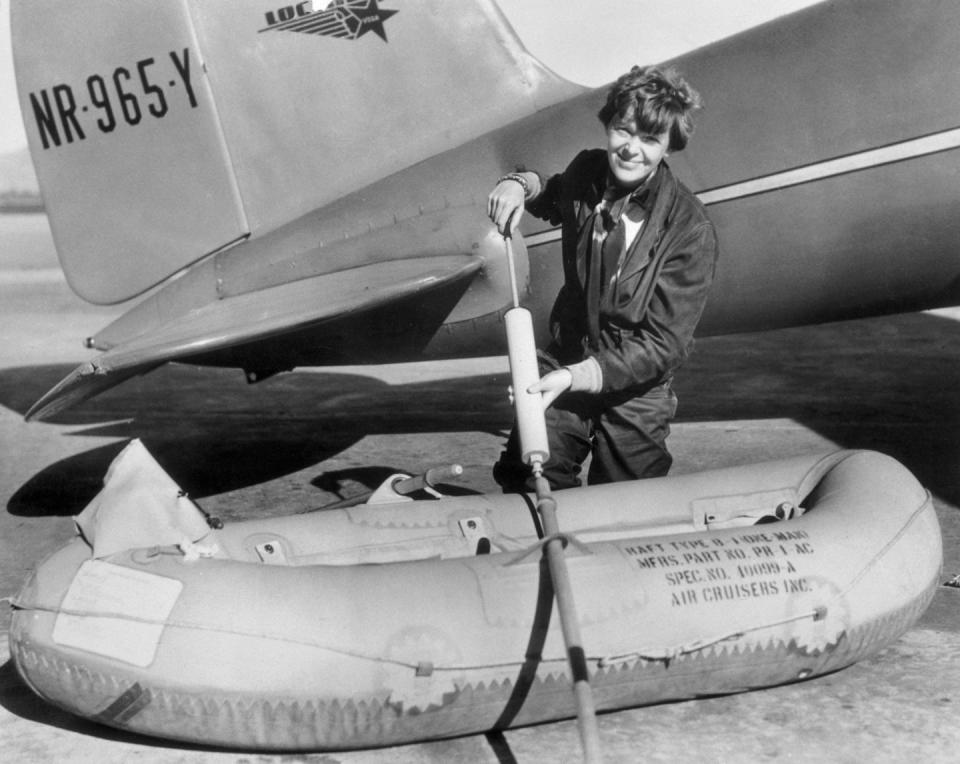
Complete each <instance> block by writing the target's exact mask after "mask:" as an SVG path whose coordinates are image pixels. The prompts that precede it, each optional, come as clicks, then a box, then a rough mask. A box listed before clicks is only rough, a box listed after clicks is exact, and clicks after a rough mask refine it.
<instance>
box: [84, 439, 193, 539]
mask: <svg viewBox="0 0 960 764" xmlns="http://www.w3.org/2000/svg"><path fill="white" fill-rule="evenodd" d="M74 521H75V522H76V524H77V528H78V529H79V530H80V533H81V534H82V535H83V537H84V539H86V541H87V543H88V544H90V546H91V547H93V556H94V557H96V558H100V557H107V556H109V555H111V554H115V553H116V552H122V551H124V550H126V549H142V548H144V547H152V546H170V545H174V544H181V543H183V542H185V541H190V542H193V541H198V540H199V539H201V538H203V537H204V536H206V535H207V534H208V533H209V532H210V528H209V526H208V525H207V521H206V518H205V517H204V515H203V513H202V512H201V511H200V509H199V508H198V507H197V505H196V504H194V503H193V502H192V501H191V500H190V499H189V498H188V497H187V496H186V495H185V494H184V493H183V491H181V490H180V487H179V486H178V485H177V484H176V483H175V482H174V481H173V479H172V478H171V477H170V476H169V475H168V474H167V473H166V472H164V470H163V468H162V467H161V466H160V465H159V464H157V462H156V461H155V460H154V458H153V457H152V456H151V455H150V452H149V451H147V449H146V448H145V447H144V445H143V443H141V442H140V441H139V440H132V441H130V443H129V444H128V445H127V447H126V448H124V449H123V451H121V452H120V453H119V454H118V455H117V457H116V458H115V459H114V460H113V462H112V463H111V464H110V468H109V469H108V470H107V474H106V476H105V477H104V478H103V489H102V490H101V491H100V493H98V494H97V495H96V496H95V497H94V499H93V501H91V502H90V503H89V504H88V505H87V506H86V507H85V508H84V510H83V511H82V512H81V513H80V514H79V515H77V516H76V517H75V518H74Z"/></svg>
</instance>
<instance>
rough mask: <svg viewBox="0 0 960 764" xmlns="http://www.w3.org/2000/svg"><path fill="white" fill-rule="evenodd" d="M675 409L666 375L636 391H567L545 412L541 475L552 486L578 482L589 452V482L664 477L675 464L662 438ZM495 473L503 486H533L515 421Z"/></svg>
mask: <svg viewBox="0 0 960 764" xmlns="http://www.w3.org/2000/svg"><path fill="white" fill-rule="evenodd" d="M676 413H677V397H676V395H675V394H674V392H673V389H672V387H671V385H670V382H669V381H667V382H664V383H663V384H661V385H658V386H656V387H653V388H651V389H649V390H647V391H646V392H644V393H643V394H640V395H637V394H636V393H634V394H632V395H631V394H628V393H617V394H605V395H604V394H600V395H591V394H586V393H565V394H563V395H561V396H560V397H559V398H557V400H556V401H555V402H554V404H553V405H552V406H551V407H550V408H548V409H547V410H546V412H545V417H546V422H547V443H548V446H549V448H550V457H549V458H548V459H547V462H546V464H544V469H543V474H544V477H546V479H547V480H548V482H549V483H550V487H551V488H552V489H558V488H576V487H578V486H580V485H581V484H582V483H581V479H580V472H581V469H582V465H583V462H584V461H586V458H587V456H588V455H591V454H592V456H593V458H592V460H591V462H590V470H589V472H588V474H587V482H588V483H589V484H590V485H597V484H599V483H615V482H618V481H621V480H637V479H640V478H651V477H662V476H663V475H666V474H667V472H669V470H670V466H671V464H673V457H672V456H671V455H670V452H669V451H668V450H667V445H666V441H667V436H668V435H669V434H670V422H671V420H672V419H673V417H674V416H675V415H676ZM493 477H494V480H496V481H497V483H498V484H499V485H500V486H501V488H503V490H504V491H507V492H511V491H524V492H530V491H534V490H535V485H534V480H533V476H532V473H531V470H530V467H529V465H527V464H525V463H524V462H523V461H522V458H521V450H520V438H519V434H518V432H517V427H516V424H514V426H513V429H512V430H511V432H510V436H509V438H508V439H507V443H506V446H505V448H504V450H503V452H502V453H501V455H500V459H499V461H498V462H497V463H496V464H495V465H494V467H493Z"/></svg>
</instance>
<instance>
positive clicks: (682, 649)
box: [0, 492, 930, 675]
mask: <svg viewBox="0 0 960 764" xmlns="http://www.w3.org/2000/svg"><path fill="white" fill-rule="evenodd" d="M929 502H930V494H929V492H927V498H926V500H925V501H924V502H922V503H921V505H920V506H919V507H918V508H917V509H916V510H914V511H913V512H912V513H911V515H910V517H909V518H908V519H907V520H906V522H905V523H904V525H903V527H902V528H900V530H898V531H897V533H896V534H895V535H894V537H893V539H891V540H890V541H889V542H888V543H887V544H885V545H884V546H883V548H882V549H881V550H880V551H878V552H877V553H876V554H875V555H874V556H873V557H872V558H871V559H870V560H869V561H868V562H867V564H866V565H864V566H863V568H862V569H861V570H860V572H859V573H858V574H857V575H856V576H855V577H854V578H853V580H852V581H851V582H850V583H849V584H848V585H847V586H846V587H845V588H844V589H842V590H839V591H837V592H836V593H835V594H834V595H833V596H832V597H830V598H829V599H827V600H826V601H825V602H824V603H823V604H822V605H819V606H818V607H815V608H813V609H812V610H809V611H807V612H804V613H798V614H797V615H794V616H791V617H789V618H784V619H780V620H776V621H770V622H767V623H763V624H758V625H755V626H749V627H745V628H741V629H737V630H732V631H729V632H726V633H724V634H720V635H717V636H714V637H709V638H706V639H698V640H694V641H692V642H689V643H685V644H681V645H676V646H673V647H666V648H638V649H637V650H634V651H630V652H627V653H620V654H616V655H605V656H597V655H591V656H585V659H586V660H588V661H590V662H592V663H595V664H596V666H597V668H606V667H609V666H612V665H616V664H620V663H625V662H629V661H631V660H642V661H647V662H652V663H653V662H660V663H669V662H670V661H672V660H674V659H675V658H677V657H681V656H684V655H689V654H692V653H697V652H701V651H703V650H707V649H709V648H711V647H713V646H714V645H717V644H719V643H721V642H727V641H732V640H735V639H740V638H741V637H744V636H746V635H747V634H749V633H752V632H756V631H763V630H764V629H772V628H776V627H777V626H783V625H784V624H787V623H792V622H796V621H802V620H805V619H808V618H809V619H811V620H813V621H819V620H823V619H825V618H826V617H827V615H828V613H829V609H830V607H831V606H832V605H833V604H835V603H836V602H838V601H841V600H842V599H843V598H844V597H845V596H846V595H847V594H849V593H850V591H851V590H852V589H853V587H854V586H856V585H857V584H858V583H859V582H860V581H861V580H862V579H863V578H864V576H866V575H867V574H868V573H869V572H870V570H871V569H872V568H874V567H875V566H876V565H877V564H878V562H879V561H880V558H882V557H883V555H884V554H885V553H886V552H887V550H888V549H890V547H891V546H892V545H893V544H895V543H896V542H897V541H898V540H899V539H901V538H902V537H903V535H904V534H906V533H907V531H908V530H909V529H910V526H912V525H913V523H914V522H916V520H917V518H919V517H920V516H921V514H922V513H923V511H924V510H925V509H926V507H927V505H928V504H929ZM560 535H561V536H562V535H563V534H560ZM567 538H569V537H567ZM544 540H545V539H544ZM544 540H542V541H541V542H539V543H537V544H535V545H534V547H533V548H534V549H540V548H541V545H542V543H543V541H544ZM505 564H507V565H509V564H510V563H505ZM0 601H5V602H9V603H10V605H11V607H13V608H14V609H17V610H30V611H36V612H45V613H52V614H55V615H67V616H75V617H79V618H111V619H116V620H120V621H128V622H134V623H143V624H149V625H153V626H165V627H167V628H179V629H191V630H196V631H208V632H216V633H220V634H230V635H233V636H241V637H252V638H255V639H269V640H275V641H277V642H286V643H288V644H295V645H300V646H304V647H313V648H316V649H319V650H325V651H327V652H331V653H335V654H337V655H342V656H345V657H348V658H354V659H357V660H364V661H371V662H374V663H380V664H388V665H393V666H398V667H401V668H409V669H410V670H412V671H415V672H416V671H422V670H423V667H424V666H425V665H428V664H430V662H429V661H426V660H424V661H419V662H416V663H414V662H412V661H403V660H398V659H395V658H384V657H382V656H378V655H369V654H365V653H362V652H359V651H354V650H347V649H344V648H342V647H332V646H330V645H326V644H323V643H321V642H318V641H316V640H309V639H297V638H294V637H291V636H290V635H288V634H274V633H270V632H268V631H254V630H244V629H227V628H223V627H219V626H211V625H210V624H205V623H192V622H187V621H168V620H162V619H156V618H142V617H138V616H131V615H129V614H126V613H120V612H112V611H91V610H79V609H73V608H63V607H59V606H53V605H44V604H41V603H36V602H24V601H21V600H20V599H19V598H18V597H16V596H10V597H3V598H0ZM566 661H567V657H566V656H564V657H556V658H548V657H542V658H541V659H540V662H541V663H544V664H548V663H565V662H566ZM523 665H524V661H522V660H517V661H501V662H496V663H477V664H470V665H447V666H438V665H436V664H433V665H432V672H468V671H481V670H484V669H508V668H509V669H518V668H519V667H521V666H523ZM422 675H423V674H422Z"/></svg>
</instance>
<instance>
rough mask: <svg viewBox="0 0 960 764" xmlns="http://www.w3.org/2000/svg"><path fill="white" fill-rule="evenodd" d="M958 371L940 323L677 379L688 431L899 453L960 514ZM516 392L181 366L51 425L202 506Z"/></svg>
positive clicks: (82, 479)
mask: <svg viewBox="0 0 960 764" xmlns="http://www.w3.org/2000/svg"><path fill="white" fill-rule="evenodd" d="M958 361H960V323H957V322H953V321H949V320H947V319H941V318H937V317H933V316H929V315H926V314H908V315H902V316H894V317H887V318H879V319H870V320H863V321H852V322H843V323H836V324H828V325H824V326H818V327H805V328H797V329H787V330H780V331H774V332H764V333H759V334H749V335H734V336H729V337H717V338H709V339H705V340H701V341H700V342H699V343H698V344H697V347H696V351H695V353H694V354H693V356H692V357H691V359H690V360H689V361H688V363H687V366H686V368H684V369H683V370H682V371H681V373H680V374H679V376H678V380H677V390H678V394H679V396H680V400H681V402H680V411H679V416H678V420H677V421H678V423H696V422H701V421H702V422H717V421H727V420H743V419H751V420H758V419H767V418H770V419H784V418H787V419H793V420H795V421H797V422H798V423H800V424H802V425H803V426H805V427H808V428H810V429H811V430H814V431H816V432H818V433H820V434H821V435H823V436H824V437H826V438H828V439H830V440H831V441H833V442H836V443H838V444H840V445H841V446H844V447H849V448H872V449H876V450H879V451H883V452H885V453H888V454H890V455H891V456H894V457H895V458H897V459H899V460H900V461H902V462H903V463H904V464H906V465H907V466H908V467H909V468H910V469H911V470H913V471H914V473H915V474H916V475H917V476H918V477H919V478H920V480H921V482H923V483H924V484H925V485H927V486H928V487H929V488H930V490H931V491H933V492H934V493H935V494H937V495H939V496H940V497H941V498H943V499H944V500H945V501H948V502H950V503H951V504H954V505H956V504H958V503H960V435H958V433H960V362H958ZM69 370H70V369H69V368H68V367H62V366H56V367H50V366H44V367H20V368H13V369H6V370H3V371H0V405H4V406H6V407H7V408H9V409H12V410H13V411H16V412H18V413H21V414H22V413H23V412H24V411H26V409H27V408H28V407H29V406H30V405H31V404H32V403H33V402H34V401H35V400H36V399H37V398H38V397H40V395H42V394H43V393H44V392H45V391H46V390H47V389H48V388H49V387H50V386H52V385H53V384H54V383H55V382H56V381H58V380H59V379H60V378H61V377H62V376H64V375H65V374H66V373H67V372H68V371H69ZM507 383H508V380H507V379H506V376H505V375H503V374H491V375H487V376H477V377H470V378H460V379H448V380H439V381H430V382H420V383H415V384H406V385H388V384H385V383H383V382H381V381H379V380H377V379H374V378H372V377H367V376H363V375H355V374H339V373H318V372H313V371H310V372H293V373H290V374H283V375H280V376H277V377H274V378H271V379H269V380H267V381H265V382H262V383H260V384H258V385H254V386H247V385H245V384H244V383H243V381H242V376H241V375H240V373H239V372H237V371H234V370H220V369H200V368H195V367H187V366H177V365H169V366H166V367H163V368H161V369H159V370H158V371H156V372H154V373H152V374H150V375H147V376H145V377H141V378H137V379H135V380H132V381H130V382H127V383H125V384H123V385H121V386H120V387H118V388H114V389H113V390H110V391H108V392H107V393H105V394H103V395H101V396H99V397H97V398H95V399H93V400H91V401H88V402H86V403H84V404H81V405H80V406H78V407H77V408H75V409H73V410H70V411H67V412H63V413H61V414H60V415H58V416H56V417H55V418H54V419H53V420H52V421H53V422H54V423H56V424H60V425H67V426H70V427H73V428H75V429H74V430H73V431H72V432H71V433H70V434H71V435H87V436H89V435H97V436H105V437H115V438H122V439H129V438H134V437H139V438H141V439H142V440H143V441H144V443H145V444H146V445H147V447H148V448H149V449H150V451H151V452H152V453H153V455H154V456H155V458H156V459H157V461H159V462H160V464H161V465H162V466H163V467H164V469H166V470H167V471H168V472H169V473H170V475H171V476H172V477H173V478H174V479H175V480H176V481H177V482H178V483H179V484H180V485H182V486H184V487H185V488H187V490H189V492H190V493H191V495H193V496H195V497H204V496H208V495H211V494H218V493H223V492H225V491H229V490H233V489H237V488H242V487H246V486H251V485H256V484H258V483H261V482H264V481H267V480H270V479H273V478H276V477H280V476H283V475H285V474H290V473H292V472H295V471H297V470H300V469H303V468H306V467H309V466H310V465H313V464H317V463H319V462H322V461H324V460H325V459H328V458H329V457H331V456H333V455H335V454H337V453H340V452H342V451H344V450H345V449H347V448H349V447H350V446H352V445H353V444H355V443H356V442H358V441H359V440H360V439H362V438H363V437H364V436H366V435H368V434H384V433H402V434H417V433H434V432H470V431H479V432H499V431H501V430H503V429H505V428H507V427H508V426H509V424H510V421H511V412H510V409H509V407H508V404H507V402H506V400H505V396H504V388H505V387H506V385H507ZM37 426H42V425H37ZM121 447H122V444H115V445H110V446H105V447H101V448H97V449H92V450H90V451H87V452H85V453H83V454H80V455H77V456H73V457H70V458H68V459H64V460H62V461H60V462H57V463H55V464H52V465H49V466H48V467H46V468H44V469H43V470H41V471H40V472H38V473H37V474H36V475H34V476H33V477H32V478H31V479H30V480H29V481H28V482H27V483H26V484H24V485H23V486H21V487H20V488H19V489H18V490H17V491H16V493H15V494H14V495H13V497H12V499H11V500H10V502H9V505H8V510H9V511H10V512H11V513H12V514H15V515H27V516H29V515H41V514H43V515H46V514H72V513H73V512H75V511H77V510H78V509H79V508H82V506H84V505H85V504H86V502H87V501H89V499H90V498H92V496H93V495H94V494H95V493H96V491H97V490H98V488H99V485H100V479H101V477H102V475H103V474H104V472H105V470H106V467H107V466H108V465H109V463H110V461H111V460H112V459H113V457H114V456H115V455H116V454H117V452H118V451H119V449H120V448H121ZM371 470H372V471H370V472H369V474H363V475H361V474H360V472H358V474H357V475H356V476H352V477H353V478H354V479H360V480H362V481H364V482H365V483H366V482H367V481H369V484H368V487H373V485H375V484H376V483H375V479H376V478H377V477H379V476H380V475H382V474H384V473H388V472H389V471H390V470H391V467H390V466H389V465H374V466H371ZM374 473H376V474H374ZM341 477H343V476H341ZM320 479H322V477H321V478H318V480H320Z"/></svg>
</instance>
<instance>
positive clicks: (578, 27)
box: [0, 0, 823, 156]
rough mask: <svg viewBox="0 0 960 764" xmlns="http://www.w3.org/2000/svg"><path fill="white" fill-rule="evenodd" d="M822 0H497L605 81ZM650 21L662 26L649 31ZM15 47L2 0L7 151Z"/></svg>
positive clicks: (556, 67) (564, 72) (538, 47)
mask: <svg viewBox="0 0 960 764" xmlns="http://www.w3.org/2000/svg"><path fill="white" fill-rule="evenodd" d="M394 1H396V2H399V0H383V2H384V3H385V4H386V5H387V6H389V5H391V4H392V2H394ZM822 1H823V0H716V1H715V2H709V3H705V2H704V1H703V0H673V2H671V3H670V4H663V3H655V2H652V0H605V2H604V3H603V5H601V6H592V5H589V4H588V3H586V2H583V1H582V0H581V2H570V3H563V4H562V5H561V4H558V3H556V0H498V4H499V6H500V8H501V10H502V11H503V13H504V15H505V16H506V17H507V19H508V20H509V21H510V23H511V24H512V25H513V28H514V29H515V30H516V32H517V34H518V35H519V37H520V39H521V40H522V41H523V43H524V45H525V46H526V48H527V49H528V50H529V51H530V53H531V54H532V55H534V56H536V57H537V58H539V59H540V60H541V61H542V62H543V64H544V65H545V66H547V67H548V68H550V69H551V70H553V71H554V72H556V73H557V74H559V75H560V76H562V77H564V78H566V79H569V80H572V81H574V82H578V83H580V84H583V85H592V86H599V85H603V84H605V83H607V82H610V81H612V80H613V79H614V78H615V77H616V76H617V75H619V74H620V73H621V72H622V71H624V70H626V69H627V68H629V67H630V66H631V65H633V64H634V63H650V62H653V61H662V60H664V59H667V58H672V57H674V56H676V55H679V54H681V53H683V52H684V51H687V50H692V49H694V48H698V47H701V46H703V45H706V44H708V43H710V42H713V41H715V40H718V39H722V38H724V37H728V36H730V35H732V34H735V33H736V32H739V31H741V30H743V29H747V28H749V27H752V26H756V25H757V24H761V23H763V22H765V21H769V20H771V19H773V18H776V17H777V16H781V15H783V14H785V13H791V12H793V11H796V10H799V9H801V8H805V7H807V6H810V5H815V4H816V3H818V2H822ZM318 5H319V4H318ZM558 5H559V6H560V7H559V10H558ZM693 20H695V22H696V23H693ZM650 28H653V29H655V30H657V33H656V34H655V35H646V34H644V32H645V31H646V30H647V29H650ZM583 39H588V40H591V41H592V40H597V39H603V41H604V55H597V52H596V46H595V45H583V44H581V41H582V40H583ZM11 48H12V46H11V40H10V2H9V0H0V115H3V119H0V156H2V155H5V154H9V153H13V152H16V151H17V150H19V149H25V148H27V136H26V132H25V130H24V127H23V120H22V117H21V114H20V105H19V102H18V100H17V91H16V78H15V76H14V71H13V53H12V49H11ZM641 51H642V52H641ZM641 59H642V60H641Z"/></svg>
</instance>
